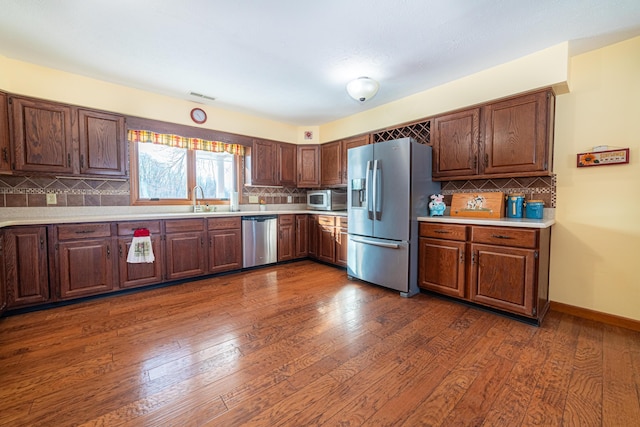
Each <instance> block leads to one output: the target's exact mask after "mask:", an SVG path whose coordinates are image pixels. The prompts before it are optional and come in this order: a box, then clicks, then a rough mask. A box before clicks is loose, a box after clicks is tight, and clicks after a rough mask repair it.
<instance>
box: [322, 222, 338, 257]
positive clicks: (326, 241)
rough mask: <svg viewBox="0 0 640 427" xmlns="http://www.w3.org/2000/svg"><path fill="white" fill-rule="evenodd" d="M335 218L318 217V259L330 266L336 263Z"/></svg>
mask: <svg viewBox="0 0 640 427" xmlns="http://www.w3.org/2000/svg"><path fill="white" fill-rule="evenodd" d="M335 225H336V224H335V217H333V216H329V215H320V216H319V217H318V259H319V260H320V261H324V262H328V263H330V264H333V263H335V261H336V238H335V236H336V227H335Z"/></svg>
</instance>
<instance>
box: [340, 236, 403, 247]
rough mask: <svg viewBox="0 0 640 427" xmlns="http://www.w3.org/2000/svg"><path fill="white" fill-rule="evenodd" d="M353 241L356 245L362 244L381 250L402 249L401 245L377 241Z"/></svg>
mask: <svg viewBox="0 0 640 427" xmlns="http://www.w3.org/2000/svg"><path fill="white" fill-rule="evenodd" d="M351 241H352V242H356V243H362V244H365V245H372V246H380V247H381V248H390V249H398V248H399V247H400V245H399V244H397V243H385V242H377V241H375V240H365V239H358V238H355V237H352V238H351Z"/></svg>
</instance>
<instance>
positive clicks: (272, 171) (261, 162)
mask: <svg viewBox="0 0 640 427" xmlns="http://www.w3.org/2000/svg"><path fill="white" fill-rule="evenodd" d="M276 156H277V153H276V145H275V144H274V143H273V142H272V141H265V140H261V139H255V140H254V141H253V145H252V147H251V184H252V185H276Z"/></svg>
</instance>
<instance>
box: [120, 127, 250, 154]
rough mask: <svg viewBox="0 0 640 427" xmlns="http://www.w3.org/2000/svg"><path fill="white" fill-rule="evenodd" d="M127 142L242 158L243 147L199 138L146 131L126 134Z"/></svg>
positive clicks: (134, 131) (133, 131) (130, 131)
mask: <svg viewBox="0 0 640 427" xmlns="http://www.w3.org/2000/svg"><path fill="white" fill-rule="evenodd" d="M128 139H129V142H150V143H153V144H161V145H168V146H170V147H176V148H186V149H188V150H202V151H213V152H216V153H222V152H227V153H230V154H237V155H239V156H244V145H240V144H227V143H225V142H220V141H207V140H206V139H200V138H187V137H184V136H179V135H171V134H166V133H156V132H151V131H148V130H131V129H129V132H128Z"/></svg>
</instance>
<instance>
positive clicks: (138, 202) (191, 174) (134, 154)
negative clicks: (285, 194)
mask: <svg viewBox="0 0 640 427" xmlns="http://www.w3.org/2000/svg"><path fill="white" fill-rule="evenodd" d="M138 144H151V143H149V142H130V143H129V164H130V174H129V188H130V200H131V206H167V205H169V206H171V205H178V206H179V205H192V204H193V187H195V186H196V152H195V150H192V149H187V148H185V150H187V198H186V199H158V200H155V199H141V198H140V197H139V196H140V186H139V183H140V182H139V177H140V175H139V173H138ZM233 157H234V160H233V168H234V175H235V176H234V180H235V188H236V189H237V191H238V192H240V191H241V189H242V185H241V183H242V170H241V167H242V162H241V156H239V155H234V156H233ZM198 201H199V202H201V203H207V204H209V205H217V206H221V205H222V206H224V205H229V204H230V203H231V201H230V200H229V199H208V198H204V199H198Z"/></svg>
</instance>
